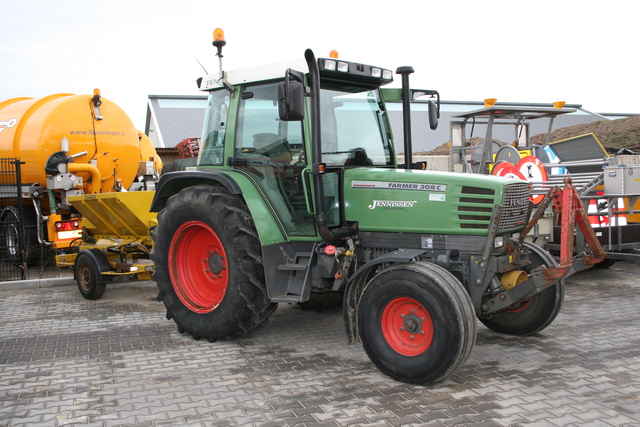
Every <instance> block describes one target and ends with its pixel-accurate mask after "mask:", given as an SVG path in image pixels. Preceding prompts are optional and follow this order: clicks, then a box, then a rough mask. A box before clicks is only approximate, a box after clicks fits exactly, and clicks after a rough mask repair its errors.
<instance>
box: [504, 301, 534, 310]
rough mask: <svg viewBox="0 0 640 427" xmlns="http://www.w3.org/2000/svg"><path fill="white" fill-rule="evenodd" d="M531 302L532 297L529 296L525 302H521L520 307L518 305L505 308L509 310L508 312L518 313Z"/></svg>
mask: <svg viewBox="0 0 640 427" xmlns="http://www.w3.org/2000/svg"><path fill="white" fill-rule="evenodd" d="M530 303H531V298H529V299H528V300H526V301H524V302H521V303H520V305H519V306H518V307H516V308H507V309H506V310H505V312H507V313H518V312H521V311H522V310H524V309H525V308H527V307H528V306H529V304H530Z"/></svg>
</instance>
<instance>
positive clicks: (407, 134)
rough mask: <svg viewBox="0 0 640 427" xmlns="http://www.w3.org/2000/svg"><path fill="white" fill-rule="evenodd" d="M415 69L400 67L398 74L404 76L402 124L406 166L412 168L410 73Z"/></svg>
mask: <svg viewBox="0 0 640 427" xmlns="http://www.w3.org/2000/svg"><path fill="white" fill-rule="evenodd" d="M414 71H415V70H414V69H413V67H398V69H397V70H396V74H400V75H401V76H402V125H403V133H404V168H405V169H411V165H412V164H413V144H412V141H411V89H410V87H409V74H412V73H413V72H414Z"/></svg>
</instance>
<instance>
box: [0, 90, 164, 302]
mask: <svg viewBox="0 0 640 427" xmlns="http://www.w3.org/2000/svg"><path fill="white" fill-rule="evenodd" d="M0 158H2V159H3V165H4V166H3V167H2V171H1V172H2V182H0V204H1V207H2V210H1V214H0V219H1V221H2V240H1V241H0V257H1V258H2V259H3V261H8V262H12V263H14V264H22V265H26V264H27V263H28V262H30V261H33V260H34V259H35V258H37V257H40V256H43V255H48V254H50V253H53V254H54V255H55V256H56V262H57V263H58V265H73V264H74V263H75V264H76V270H78V265H77V262H76V261H77V260H78V259H80V260H83V259H85V258H87V257H88V256H91V255H93V258H100V259H98V260H95V259H94V260H93V262H91V261H90V262H89V264H92V263H93V264H95V265H91V268H88V269H87V268H85V270H87V274H88V277H89V276H91V275H92V274H97V273H105V272H106V270H107V267H106V266H107V265H109V259H110V256H109V253H112V252H121V251H122V249H121V248H122V247H126V246H129V245H131V244H134V245H136V247H137V249H136V250H139V249H140V248H139V246H138V245H141V246H142V247H144V246H145V245H148V246H149V247H150V243H149V242H150V239H148V229H149V227H150V226H152V225H153V222H154V221H155V217H154V215H151V214H149V213H148V210H149V209H148V207H149V205H150V202H151V198H152V197H153V191H150V190H154V184H153V183H154V182H155V181H156V180H157V176H158V171H159V170H160V168H161V166H162V163H161V161H160V158H159V157H158V155H157V153H156V151H155V148H154V147H153V145H152V143H151V141H150V140H149V138H147V137H146V136H145V135H143V134H142V133H141V132H138V130H137V129H136V127H135V126H134V124H133V122H132V121H131V119H130V118H129V116H128V115H127V114H126V113H125V112H124V111H123V110H122V108H120V107H119V106H118V105H116V104H115V103H114V102H112V101H110V100H108V99H106V98H103V97H102V96H101V94H100V91H99V90H98V89H96V90H95V91H94V93H93V94H92V95H73V94H69V93H59V94H54V95H49V96H46V97H44V98H40V99H32V98H13V99H8V100H6V101H1V102H0ZM141 224H142V225H141ZM147 240H149V242H148V241H147ZM101 242H102V243H101ZM83 245H90V246H91V247H90V248H85V247H84V246H83ZM114 247H115V248H116V249H117V250H116V251H114V249H113V248H114ZM87 251H88V252H87ZM99 252H100V253H102V254H104V256H102V255H99V254H98V253H99ZM87 253H89V254H90V255H87ZM117 255H118V261H119V262H120V261H123V260H124V259H125V258H126V257H122V256H121V254H120V253H118V254H117ZM85 264H86V263H85ZM83 265H84V264H83ZM100 266H102V267H100ZM88 270H91V271H88ZM111 270H113V269H111ZM76 273H78V271H76ZM111 273H114V271H111ZM127 273H129V272H127ZM94 281H95V280H94ZM81 291H82V289H81Z"/></svg>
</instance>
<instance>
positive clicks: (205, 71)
mask: <svg viewBox="0 0 640 427" xmlns="http://www.w3.org/2000/svg"><path fill="white" fill-rule="evenodd" d="M196 62H197V63H198V64H199V65H200V66H201V67H202V69H203V70H204V73H205V74H206V75H209V72H208V71H207V69H206V68H204V65H202V64H200V61H198V60H197V59H196Z"/></svg>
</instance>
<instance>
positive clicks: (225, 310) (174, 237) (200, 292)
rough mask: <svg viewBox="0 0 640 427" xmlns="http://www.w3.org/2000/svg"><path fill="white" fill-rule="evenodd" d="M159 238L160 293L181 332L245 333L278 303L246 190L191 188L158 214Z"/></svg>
mask: <svg viewBox="0 0 640 427" xmlns="http://www.w3.org/2000/svg"><path fill="white" fill-rule="evenodd" d="M153 239H154V248H153V251H152V259H153V260H154V263H155V273H154V275H153V279H154V280H155V281H156V282H157V284H158V291H159V292H158V300H159V301H162V302H163V303H164V305H165V307H166V309H167V318H168V319H173V320H174V321H175V322H176V324H177V325H178V330H179V331H180V332H181V333H182V332H187V333H189V334H191V335H192V336H193V337H194V338H195V339H199V338H205V339H207V340H209V341H215V340H218V339H231V338H240V337H244V336H246V335H248V334H249V333H251V332H252V331H253V330H255V329H257V328H258V327H260V326H262V325H263V324H265V323H266V321H267V318H268V316H269V315H270V314H271V313H272V312H273V310H275V308H276V304H273V303H271V302H270V301H269V298H268V297H267V291H266V285H265V283H264V282H265V279H264V268H263V265H262V257H261V251H260V243H259V240H258V233H257V231H256V229H255V226H254V223H253V221H252V220H251V216H250V213H249V210H248V208H247V206H246V204H245V202H244V200H243V199H242V198H241V197H239V196H235V195H231V194H229V193H227V192H225V191H224V190H223V189H220V188H217V187H211V186H208V185H201V186H195V187H189V188H186V189H184V190H182V191H180V192H179V193H178V194H176V195H174V196H173V197H171V198H170V199H169V200H168V201H167V206H166V208H165V209H164V210H162V211H161V212H160V213H159V214H158V226H157V227H156V228H155V229H154V231H153Z"/></svg>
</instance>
